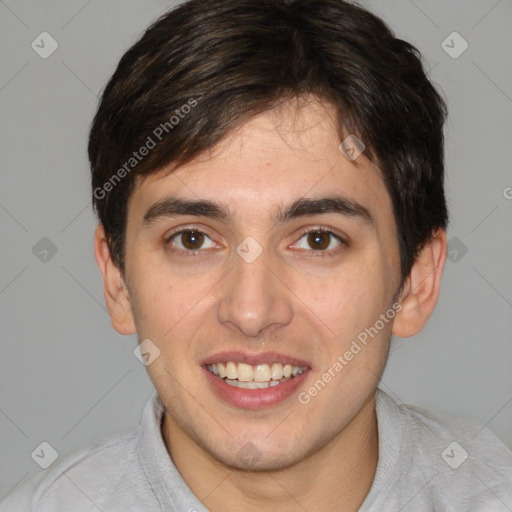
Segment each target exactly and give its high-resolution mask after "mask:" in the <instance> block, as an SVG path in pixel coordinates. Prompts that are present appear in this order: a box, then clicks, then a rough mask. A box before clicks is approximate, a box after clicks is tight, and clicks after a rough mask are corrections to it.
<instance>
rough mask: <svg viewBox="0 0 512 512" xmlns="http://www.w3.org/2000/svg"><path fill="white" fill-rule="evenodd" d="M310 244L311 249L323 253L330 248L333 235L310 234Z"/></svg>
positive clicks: (321, 232) (323, 233)
mask: <svg viewBox="0 0 512 512" xmlns="http://www.w3.org/2000/svg"><path fill="white" fill-rule="evenodd" d="M307 235H308V244H310V247H311V248H312V249H314V250H317V251H323V250H325V249H327V247H329V244H330V242H331V235H330V234H329V233H326V232H323V231H319V232H313V233H308V234H307Z"/></svg>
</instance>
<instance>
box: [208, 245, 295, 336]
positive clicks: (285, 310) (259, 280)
mask: <svg viewBox="0 0 512 512" xmlns="http://www.w3.org/2000/svg"><path fill="white" fill-rule="evenodd" d="M233 260H234V262H233V265H234V268H232V269H231V271H230V272H228V274H227V275H226V278H225V279H223V281H222V282H221V283H220V285H221V286H220V293H221V298H220V301H219V305H218V309H217V318H218V321H219V322H220V323H222V324H225V325H227V326H228V325H229V326H230V328H235V329H237V330H239V331H240V332H241V333H243V334H244V335H245V336H247V337H256V336H259V335H261V333H262V332H263V331H265V330H266V329H270V328H274V329H275V328H278V327H279V326H281V327H282V326H285V325H287V324H289V323H290V322H291V319H292V316H293V307H292V300H291V299H292V295H293V294H292V292H291V291H290V289H289V288H288V287H287V286H286V281H285V276H284V275H282V272H281V273H280V272H279V269H278V268H272V267H271V262H270V261H269V258H268V257H267V252H266V251H263V252H262V253H261V254H260V255H259V256H258V257H257V258H256V259H255V260H254V261H252V262H248V261H246V260H245V259H244V258H242V257H241V256H239V255H238V254H235V255H234V258H233ZM273 267H276V265H273ZM280 274H281V275H280Z"/></svg>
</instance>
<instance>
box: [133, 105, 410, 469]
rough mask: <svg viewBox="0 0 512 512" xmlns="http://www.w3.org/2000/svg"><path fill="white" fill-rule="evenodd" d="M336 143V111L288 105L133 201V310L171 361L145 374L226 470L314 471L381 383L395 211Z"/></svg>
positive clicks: (371, 169) (370, 169) (374, 175)
mask: <svg viewBox="0 0 512 512" xmlns="http://www.w3.org/2000/svg"><path fill="white" fill-rule="evenodd" d="M363 142H364V141H363ZM339 144H340V140H339V137H338V136H337V132H336V129H335V122H334V109H333V108H332V107H331V106H329V105H328V104H321V103H319V102H316V101H313V102H310V103H308V104H304V105H302V106H301V107H300V108H299V107H298V106H297V104H295V103H294V104H292V103H290V104H287V105H286V106H284V107H282V108H281V109H280V110H276V111H272V112H267V113H264V114H262V115H259V116H257V117H254V118H252V119H251V120H250V121H249V122H247V123H246V124H245V125H243V126H242V127H241V128H240V129H238V130H236V131H235V132H234V133H232V134H231V135H230V136H228V137H227V138H226V139H224V140H223V141H222V142H221V143H219V144H218V145H217V146H216V147H215V148H214V150H213V151H211V152H209V153H207V154H203V155H201V157H199V158H196V159H195V160H194V161H192V162H191V163H189V164H187V165H185V166H182V167H179V168H177V169H176V170H174V171H173V172H172V173H170V172H169V169H167V172H161V173H159V174H156V175H152V176H150V177H148V178H146V179H145V180H143V181H141V182H140V183H138V185H137V187H136V189H135V191H134V193H133V195H132V196H131V198H130V201H129V208H128V212H129V213H128V221H127V232H126V276H127V277H126V284H127V290H128V293H129V298H130V308H131V313H133V321H134V323H135V326H136V329H137V333H138V337H139V340H141V341H142V340H145V339H150V340H151V343H152V344H153V345H154V346H156V347H158V349H159V350H160V355H159V356H158V357H157V358H156V359H155V360H154V362H153V363H152V364H150V365H149V366H147V370H148V372H149V375H150V378H151V380H152V382H153V383H154V385H155V387H156V389H157V391H158V393H159V396H160V397H161V399H162V401H163V402H164V404H165V405H166V408H167V417H166V421H167V422H168V425H170V426H171V427H170V428H179V429H180V430H181V431H183V432H185V433H186V435H187V436H188V437H189V438H190V439H191V440H192V441H193V442H194V443H195V444H197V446H198V447H200V449H201V450H203V451H204V452H206V453H208V454H209V455H211V456H212V457H213V458H214V459H216V460H219V461H222V462H223V463H225V464H228V465H231V466H234V467H244V463H243V460H242V459H243V457H242V456H243V454H244V450H246V451H247V450H249V451H250V450H253V451H254V452H255V453H257V454H258V458H259V459H260V460H259V465H258V468H259V469H272V468H274V469H275V468H282V467H287V466H289V465H291V464H293V463H295V462H297V461H300V460H302V459H304V458H305V457H307V456H308V455H309V454H312V453H314V452H315V451H316V450H318V449H319V448H320V447H322V446H324V445H325V444H326V443H328V442H329V441H331V440H332V439H334V438H335V437H336V436H338V435H339V434H340V432H342V431H343V429H344V427H345V426H346V425H347V424H348V423H349V422H350V421H351V420H353V419H354V418H356V417H357V415H358V414H359V412H360V411H361V410H362V408H363V406H364V405H365V404H367V403H368V400H369V399H370V398H371V397H372V396H373V394H374V391H375V388H376V386H377V383H378V380H379V378H380V376H381V374H382V372H383V369H384V366H385V361H386V357H387V353H388V348H389V339H390V336H391V329H392V324H393V320H392V318H393V314H392V313H393V311H394V310H393V309H392V306H393V297H394V295H395V292H396V290H397V288H398V285H399V280H400V277H399V268H400V261H399V253H398V241H397V235H396V226H395V222H394V219H393V214H392V204H391V200H390V198H389V195H388V193H387V191H386V188H385V186H384V183H383V181H382V178H381V176H380V172H379V170H378V168H376V167H375V166H374V165H373V164H371V163H370V161H369V160H368V159H367V158H366V157H365V155H364V153H363V154H362V155H361V156H359V157H358V158H357V159H356V160H354V161H350V160H349V159H347V158H346V157H345V156H344V155H343V154H342V153H341V152H340V150H339V149H338V147H339ZM194 203H196V204H194ZM390 311H391V313H390ZM383 316H384V317H385V318H384V319H383ZM365 329H366V331H365ZM362 333H366V344H364V343H363V342H362V340H363V339H364V338H365V335H364V334H362ZM368 333H371V336H370V335H369V334H368ZM354 342H355V343H356V345H357V346H358V347H359V350H357V348H355V346H356V345H354ZM153 345H151V346H153ZM349 354H352V357H350V355H349ZM336 363H338V364H336ZM340 366H341V367H340ZM290 371H291V372H292V374H291V375H290ZM226 373H227V377H229V378H230V380H229V382H230V384H228V383H227V381H226V377H225V378H221V377H222V376H223V374H226ZM293 374H296V376H295V377H293ZM326 374H329V375H330V378H329V377H328V376H327V377H326ZM235 379H236V380H235ZM270 381H272V385H270ZM319 381H321V383H319ZM315 383H316V387H315ZM239 386H241V387H239ZM255 388H256V389H255ZM315 390H316V391H315ZM248 443H251V444H248ZM244 447H245V448H244ZM248 447H250V448H248ZM241 455H242V456H241ZM249 455H250V454H249Z"/></svg>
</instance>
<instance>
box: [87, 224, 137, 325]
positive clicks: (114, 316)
mask: <svg viewBox="0 0 512 512" xmlns="http://www.w3.org/2000/svg"><path fill="white" fill-rule="evenodd" d="M94 255H95V257H96V262H97V263H98V267H99V268H100V272H101V275H102V277H103V291H104V294H105V301H106V303H107V308H108V312H109V314H110V321H111V322H112V327H113V328H114V329H115V330H116V331H117V332H118V333H119V334H134V333H135V332H136V328H135V322H134V320H133V313H132V307H131V302H130V296H129V293H128V288H127V287H126V284H125V282H124V278H123V275H122V273H121V270H120V269H119V268H118V267H117V266H116V265H115V264H114V262H113V261H112V257H111V254H110V249H109V246H108V242H107V238H106V236H105V230H104V229H103V226H102V225H101V224H100V225H98V226H97V228H96V231H95V233H94Z"/></svg>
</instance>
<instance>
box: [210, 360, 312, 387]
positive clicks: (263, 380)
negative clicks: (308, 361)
mask: <svg viewBox="0 0 512 512" xmlns="http://www.w3.org/2000/svg"><path fill="white" fill-rule="evenodd" d="M205 368H206V369H207V370H208V371H209V372H211V373H213V374H214V375H215V376H216V377H218V378H219V379H222V380H223V381H224V382H225V383H226V384H229V385H230V386H233V387H237V388H243V389H265V388H269V387H273V386H279V384H282V383H283V382H287V381H289V380H292V379H293V378H294V377H297V376H298V375H301V374H302V373H304V372H305V371H306V370H307V369H308V367H307V366H293V365H291V364H281V363H273V364H266V363H264V364H256V365H250V364H245V363H238V364H236V363H234V362H233V361H227V362H225V363H213V364H207V365H206V366H205Z"/></svg>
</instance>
